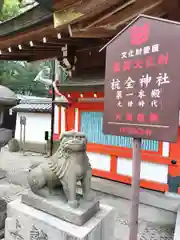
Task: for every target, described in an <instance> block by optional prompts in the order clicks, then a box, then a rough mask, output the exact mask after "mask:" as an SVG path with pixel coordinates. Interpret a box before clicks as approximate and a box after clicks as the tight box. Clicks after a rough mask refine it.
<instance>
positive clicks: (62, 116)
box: [60, 107, 66, 133]
mask: <svg viewBox="0 0 180 240" xmlns="http://www.w3.org/2000/svg"><path fill="white" fill-rule="evenodd" d="M60 121H61V133H63V132H65V130H66V127H65V126H66V125H65V124H66V117H65V108H64V107H61V120H60Z"/></svg>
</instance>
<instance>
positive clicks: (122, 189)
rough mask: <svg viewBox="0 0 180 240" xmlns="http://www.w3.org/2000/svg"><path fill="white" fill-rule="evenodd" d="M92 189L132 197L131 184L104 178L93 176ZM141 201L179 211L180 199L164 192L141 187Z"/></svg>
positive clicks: (127, 197)
mask: <svg viewBox="0 0 180 240" xmlns="http://www.w3.org/2000/svg"><path fill="white" fill-rule="evenodd" d="M91 187H92V189H94V190H96V191H101V192H104V193H108V194H112V195H114V196H117V197H122V198H125V199H131V186H130V185H126V184H121V183H119V182H114V181H110V180H107V179H102V178H92V181H91ZM140 203H143V204H146V205H149V206H152V207H156V208H160V209H163V210H167V211H171V212H174V213H177V210H178V206H179V199H176V198H172V197H171V196H166V195H165V194H164V193H160V192H155V191H150V190H147V189H142V188H141V189H140Z"/></svg>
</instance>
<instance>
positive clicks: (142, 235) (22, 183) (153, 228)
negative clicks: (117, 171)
mask: <svg viewBox="0 0 180 240" xmlns="http://www.w3.org/2000/svg"><path fill="white" fill-rule="evenodd" d="M45 160H46V159H45V158H44V157H43V156H41V155H39V154H32V153H27V154H26V155H25V156H23V155H22V154H20V153H9V152H8V151H7V149H3V150H2V152H1V153H0V168H2V169H4V170H6V172H7V178H6V179H3V180H1V181H0V197H4V198H6V199H7V201H12V200H14V199H16V198H17V197H19V196H20V195H21V194H22V192H24V191H26V190H27V188H28V184H27V173H28V168H29V166H30V165H31V164H32V163H35V162H37V161H45ZM96 194H97V196H98V197H99V199H100V201H101V202H102V203H105V204H109V205H112V206H114V207H116V209H117V215H116V223H115V237H116V240H128V235H129V234H128V231H129V228H128V213H129V206H130V202H129V201H128V200H125V199H120V198H118V197H114V196H110V195H107V194H104V193H100V192H98V193H97V192H96ZM140 207H141V206H140ZM142 209H143V211H146V208H144V207H143V208H142ZM142 209H141V211H142ZM145 215H146V214H144V216H145ZM173 227H174V226H165V225H163V226H162V225H157V224H154V223H152V222H148V221H147V219H140V220H139V240H173V231H174V228H173Z"/></svg>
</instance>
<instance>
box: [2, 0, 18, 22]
mask: <svg viewBox="0 0 180 240" xmlns="http://www.w3.org/2000/svg"><path fill="white" fill-rule="evenodd" d="M19 12H20V8H19V1H18V0H4V5H3V8H2V10H1V13H0V21H6V20H8V19H10V18H13V17H15V16H17V15H18V14H19Z"/></svg>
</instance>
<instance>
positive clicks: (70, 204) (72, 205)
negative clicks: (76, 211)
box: [68, 200, 79, 208]
mask: <svg viewBox="0 0 180 240" xmlns="http://www.w3.org/2000/svg"><path fill="white" fill-rule="evenodd" d="M68 204H69V206H70V207H72V208H78V206H79V202H78V201H77V200H74V201H68Z"/></svg>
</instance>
